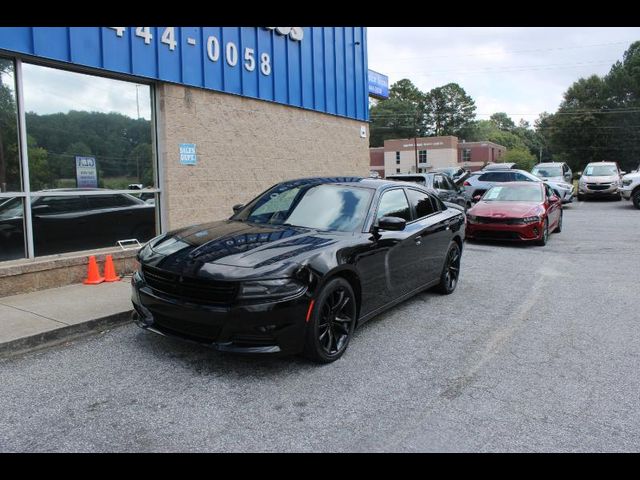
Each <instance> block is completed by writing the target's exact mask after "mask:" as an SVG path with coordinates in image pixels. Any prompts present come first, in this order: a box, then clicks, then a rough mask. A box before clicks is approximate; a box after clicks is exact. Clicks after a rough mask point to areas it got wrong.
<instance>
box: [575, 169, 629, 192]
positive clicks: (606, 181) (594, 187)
mask: <svg viewBox="0 0 640 480" xmlns="http://www.w3.org/2000/svg"><path fill="white" fill-rule="evenodd" d="M620 187H622V174H621V172H620V168H619V167H618V164H617V163H615V162H592V163H589V164H588V165H587V166H586V167H585V168H584V171H583V172H582V176H581V177H580V180H579V181H578V200H584V199H585V198H594V197H615V198H616V199H617V200H621V199H622V196H621V195H620Z"/></svg>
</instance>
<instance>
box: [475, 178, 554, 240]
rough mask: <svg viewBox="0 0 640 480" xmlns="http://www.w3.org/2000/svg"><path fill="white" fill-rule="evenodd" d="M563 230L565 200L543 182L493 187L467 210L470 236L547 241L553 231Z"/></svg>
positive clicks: (512, 183)
mask: <svg viewBox="0 0 640 480" xmlns="http://www.w3.org/2000/svg"><path fill="white" fill-rule="evenodd" d="M561 230H562V202H561V201H560V198H559V197H558V196H556V195H555V194H554V193H553V190H551V188H550V187H549V186H548V185H546V184H544V183H542V182H540V183H537V182H510V183H502V184H500V185H496V186H494V187H491V188H490V189H489V190H487V191H486V192H485V194H484V195H483V196H482V198H481V199H480V200H479V201H478V203H477V204H476V205H474V206H473V207H472V208H470V209H469V210H467V233H466V238H468V239H478V240H480V239H486V240H519V241H533V242H535V243H536V244H537V245H546V243H547V240H548V238H549V232H560V231H561Z"/></svg>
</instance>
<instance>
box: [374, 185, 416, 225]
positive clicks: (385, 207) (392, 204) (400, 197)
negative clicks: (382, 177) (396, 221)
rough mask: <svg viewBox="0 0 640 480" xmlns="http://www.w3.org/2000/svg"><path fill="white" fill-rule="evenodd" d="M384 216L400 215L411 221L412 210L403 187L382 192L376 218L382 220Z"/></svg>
mask: <svg viewBox="0 0 640 480" xmlns="http://www.w3.org/2000/svg"><path fill="white" fill-rule="evenodd" d="M382 217H400V218H404V219H405V220H406V221H407V222H410V221H411V210H410V209H409V202H408V201H407V196H406V195H405V194H404V190H403V189H401V188H397V189H395V190H389V191H387V192H384V193H383V194H382V197H381V198H380V203H379V204H378V213H377V214H376V220H380V219H381V218H382Z"/></svg>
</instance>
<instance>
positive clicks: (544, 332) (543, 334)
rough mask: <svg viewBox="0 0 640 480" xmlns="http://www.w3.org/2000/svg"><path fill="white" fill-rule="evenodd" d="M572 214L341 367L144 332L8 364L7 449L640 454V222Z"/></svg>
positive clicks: (484, 258) (0, 430) (486, 258)
mask: <svg viewBox="0 0 640 480" xmlns="http://www.w3.org/2000/svg"><path fill="white" fill-rule="evenodd" d="M564 215H565V217H564V225H563V232H562V233H558V234H553V235H552V236H551V238H550V240H549V243H548V244H547V246H545V247H536V246H520V245H509V244H485V243H472V244H467V245H466V247H465V251H464V252H463V258H462V274H461V278H460V283H459V286H458V289H457V290H456V292H455V293H454V294H453V295H450V296H441V295H438V294H436V293H431V292H427V293H424V294H420V295H418V296H416V297H414V298H413V299H411V300H408V301H406V302H405V303H403V304H401V305H399V306H398V307H396V308H394V309H392V310H390V311H388V312H387V313H385V314H383V315H381V316H379V317H377V318H376V319H374V320H371V321H370V322H368V323H367V324H366V325H364V326H363V327H362V328H361V329H359V330H358V331H357V332H356V334H355V336H354V338H353V339H352V342H351V344H350V346H349V349H348V350H347V352H346V354H345V355H344V356H343V358H341V359H340V360H339V361H337V362H335V363H333V364H330V365H325V366H317V365H315V364H311V363H308V362H307V361H306V360H304V359H302V358H298V357H289V358H279V359H266V358H253V357H237V356H232V355H228V354H226V355H225V354H221V353H217V352H213V351H210V350H207V349H206V348H203V347H199V346H194V345H191V344H185V343H182V342H180V341H178V340H172V339H168V338H164V337H160V336H157V335H154V334H152V333H149V332H145V331H142V330H140V329H138V328H137V327H135V326H134V325H133V324H127V325H125V326H122V327H118V328H114V329H112V330H109V331H106V332H103V333H101V334H99V335H95V336H91V337H85V338H83V339H80V340H75V341H71V342H68V343H67V344H65V345H61V346H56V347H53V348H51V349H48V350H45V351H40V352H35V353H30V354H26V355H23V356H21V357H16V358H10V359H5V360H1V361H0V379H1V385H2V387H1V389H0V451H3V452H41V451H47V452H121V451H136V452H147V451H160V452H162V451H180V452H185V451H215V452H227V451H264V452H281V451H314V452H361V451H366V452H383V451H384V452H394V451H409V452H412V451H455V452H459V451H463V452H466V451H479V452H484V451H507V452H511V451H527V452H532V451H533V452H536V451H545V452H549V451H554V452H555V451H561V452H565V451H595V452H601V451H606V452H610V451H638V450H640V408H638V400H639V396H638V392H640V369H639V368H638V365H640V328H639V320H640V299H639V296H638V276H639V274H640V248H639V246H640V242H639V238H638V237H639V234H640V211H638V210H635V209H633V207H632V206H631V204H630V203H629V202H625V201H622V202H615V201H611V202H606V201H600V202H580V203H574V204H572V205H569V206H567V207H566V209H565V211H564Z"/></svg>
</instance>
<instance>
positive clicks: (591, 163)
mask: <svg viewBox="0 0 640 480" xmlns="http://www.w3.org/2000/svg"><path fill="white" fill-rule="evenodd" d="M589 165H615V166H616V167H617V166H618V162H589V163H587V167H588V166H589Z"/></svg>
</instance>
